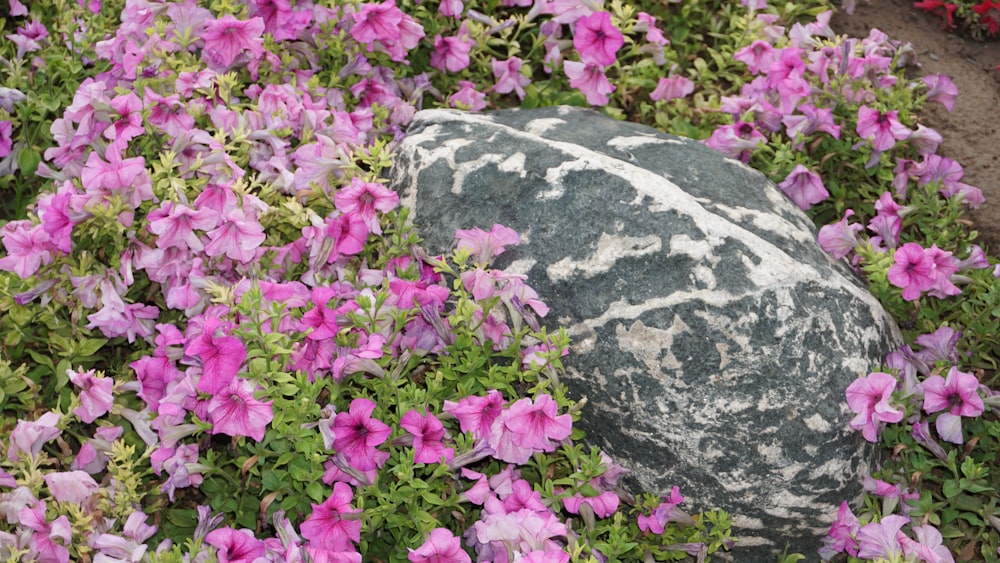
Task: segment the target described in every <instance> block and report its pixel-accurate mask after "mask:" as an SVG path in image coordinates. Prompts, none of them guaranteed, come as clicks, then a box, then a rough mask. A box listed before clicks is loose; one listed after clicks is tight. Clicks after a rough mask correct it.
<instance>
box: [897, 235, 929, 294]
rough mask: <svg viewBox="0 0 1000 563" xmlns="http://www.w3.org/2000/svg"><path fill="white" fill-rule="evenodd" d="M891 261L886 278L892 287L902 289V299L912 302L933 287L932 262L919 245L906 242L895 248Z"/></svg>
mask: <svg viewBox="0 0 1000 563" xmlns="http://www.w3.org/2000/svg"><path fill="white" fill-rule="evenodd" d="M893 261H894V263H893V265H892V266H891V267H890V268H889V273H888V276H887V277H888V279H889V282H890V283H891V284H892V285H894V286H896V287H901V288H903V299H905V300H907V301H914V300H916V299H918V298H919V297H920V294H921V293H923V292H925V291H927V290H929V289H931V288H932V287H934V278H933V276H932V273H933V271H934V260H933V259H932V258H931V257H930V256H928V255H927V253H926V252H924V249H923V247H921V246H920V245H919V244H917V243H915V242H908V243H906V244H904V245H903V246H901V247H899V248H897V249H896V252H895V253H894V254H893Z"/></svg>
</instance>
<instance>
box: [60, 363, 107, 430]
mask: <svg viewBox="0 0 1000 563" xmlns="http://www.w3.org/2000/svg"><path fill="white" fill-rule="evenodd" d="M66 373H67V374H68V375H69V380H70V381H71V382H72V383H73V385H76V386H77V387H79V388H80V393H79V396H80V406H79V407H77V408H75V409H73V414H75V415H76V416H78V417H80V420H82V421H83V422H85V423H87V424H90V423H91V422H94V420H96V419H97V418H98V417H101V416H104V415H105V414H107V413H108V411H110V410H111V406H112V403H113V402H114V396H113V395H112V393H111V391H112V389H113V388H114V386H115V380H114V379H112V378H110V377H103V374H102V377H98V376H97V372H95V371H94V370H88V371H80V372H77V371H73V370H71V369H70V370H66Z"/></svg>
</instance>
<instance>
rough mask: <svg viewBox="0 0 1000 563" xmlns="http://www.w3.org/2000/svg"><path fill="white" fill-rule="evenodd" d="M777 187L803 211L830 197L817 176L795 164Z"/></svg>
mask: <svg viewBox="0 0 1000 563" xmlns="http://www.w3.org/2000/svg"><path fill="white" fill-rule="evenodd" d="M778 187H779V188H781V191H782V192H784V193H785V195H787V196H788V197H789V198H790V199H791V200H792V201H794V202H795V205H798V206H799V209H803V210H806V209H809V208H810V207H812V206H813V205H815V204H817V203H819V202H821V201H823V200H825V199H826V198H828V197H830V192H828V191H826V187H825V186H824V185H823V180H822V179H821V178H820V177H819V174H816V173H815V172H813V171H812V170H809V169H808V168H806V167H805V166H802V165H801V164H796V165H795V168H793V169H792V171H791V172H790V173H789V174H788V176H787V177H786V178H785V179H784V180H782V182H781V183H780V184H778Z"/></svg>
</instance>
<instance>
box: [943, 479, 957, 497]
mask: <svg viewBox="0 0 1000 563" xmlns="http://www.w3.org/2000/svg"><path fill="white" fill-rule="evenodd" d="M941 492H942V493H944V497H945V498H947V499H949V500H950V499H953V498H955V497H957V496H958V495H960V494H961V493H962V487H960V486H959V485H958V483H956V482H955V481H954V480H951V479H949V480H947V481H945V482H944V485H942V486H941Z"/></svg>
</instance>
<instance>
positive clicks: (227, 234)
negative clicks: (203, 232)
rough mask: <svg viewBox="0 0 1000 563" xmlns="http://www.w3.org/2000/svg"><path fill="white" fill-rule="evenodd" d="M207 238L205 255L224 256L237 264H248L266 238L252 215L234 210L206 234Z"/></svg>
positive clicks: (258, 222) (240, 210)
mask: <svg viewBox="0 0 1000 563" xmlns="http://www.w3.org/2000/svg"><path fill="white" fill-rule="evenodd" d="M208 238H209V241H208V243H207V244H206V245H205V254H207V255H209V256H212V257H215V256H222V255H226V256H228V257H229V258H231V259H233V260H236V261H238V262H243V263H249V262H250V261H252V260H253V258H254V255H255V253H256V250H257V247H259V246H260V245H261V243H263V242H264V239H265V238H266V236H265V235H264V227H262V226H261V225H260V221H258V220H257V218H256V217H255V216H254V215H253V214H247V213H245V212H244V211H243V210H242V209H240V208H235V209H233V210H231V211H230V212H229V213H227V214H226V215H225V216H224V217H223V218H222V219H221V221H219V226H218V227H216V228H215V229H212V230H211V231H209V232H208Z"/></svg>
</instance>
